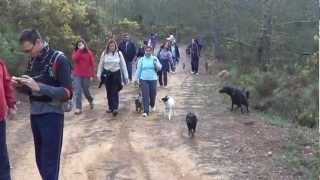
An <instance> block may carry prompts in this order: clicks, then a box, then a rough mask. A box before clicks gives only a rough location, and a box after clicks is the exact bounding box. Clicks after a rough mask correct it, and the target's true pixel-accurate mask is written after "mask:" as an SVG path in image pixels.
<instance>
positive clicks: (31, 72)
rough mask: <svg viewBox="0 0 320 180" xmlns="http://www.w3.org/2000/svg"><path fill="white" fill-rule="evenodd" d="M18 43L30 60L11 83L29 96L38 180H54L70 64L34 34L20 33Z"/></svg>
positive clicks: (68, 91)
mask: <svg viewBox="0 0 320 180" xmlns="http://www.w3.org/2000/svg"><path fill="white" fill-rule="evenodd" d="M19 43H20V46H21V49H22V51H23V52H24V53H26V54H28V55H30V56H31V60H30V61H29V64H28V68H27V75H23V76H22V77H19V78H14V79H13V82H14V84H15V85H16V86H17V88H21V91H22V92H25V93H27V94H28V95H29V99H30V103H31V111H30V112H31V116H30V117H31V129H32V134H33V139H34V145H35V157H36V163H37V167H38V170H39V172H40V175H41V177H42V179H44V180H58V178H59V167H60V154H61V148H62V139H63V124H64V108H63V107H64V103H65V102H67V101H68V100H70V99H71V98H72V81H71V62H70V60H68V59H67V57H66V56H65V55H64V54H63V53H62V52H61V51H57V50H54V49H52V48H50V47H49V45H48V43H47V42H45V41H44V40H43V39H42V37H41V35H40V33H39V32H38V31H37V30H24V31H23V32H22V33H21V35H20V38H19Z"/></svg>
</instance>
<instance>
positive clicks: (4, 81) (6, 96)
mask: <svg viewBox="0 0 320 180" xmlns="http://www.w3.org/2000/svg"><path fill="white" fill-rule="evenodd" d="M15 104H16V98H15V96H14V92H13V86H12V83H11V77H10V75H9V73H8V70H7V68H6V66H5V64H4V62H3V60H2V59H0V121H4V118H5V116H6V114H7V112H8V107H10V108H12V107H14V105H15Z"/></svg>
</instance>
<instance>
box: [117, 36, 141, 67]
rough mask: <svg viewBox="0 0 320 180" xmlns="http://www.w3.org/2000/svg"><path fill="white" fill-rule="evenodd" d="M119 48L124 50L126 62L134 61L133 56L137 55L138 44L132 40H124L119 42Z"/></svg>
mask: <svg viewBox="0 0 320 180" xmlns="http://www.w3.org/2000/svg"><path fill="white" fill-rule="evenodd" d="M119 50H120V51H121V52H122V54H123V57H124V59H125V60H126V62H132V60H133V58H134V57H135V55H136V51H137V49H136V46H135V45H134V43H133V42H131V41H122V42H121V43H120V44H119Z"/></svg>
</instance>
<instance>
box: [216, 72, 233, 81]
mask: <svg viewBox="0 0 320 180" xmlns="http://www.w3.org/2000/svg"><path fill="white" fill-rule="evenodd" d="M218 77H219V78H220V79H221V80H224V81H225V80H227V79H229V77H230V73H229V71H227V70H225V69H224V70H222V71H220V72H219V73H218Z"/></svg>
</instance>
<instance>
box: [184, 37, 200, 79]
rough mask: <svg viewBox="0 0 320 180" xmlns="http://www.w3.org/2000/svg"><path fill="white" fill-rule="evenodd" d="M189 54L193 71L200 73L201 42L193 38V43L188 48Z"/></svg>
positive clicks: (193, 72)
mask: <svg viewBox="0 0 320 180" xmlns="http://www.w3.org/2000/svg"><path fill="white" fill-rule="evenodd" d="M187 52H188V55H190V57H191V73H192V74H196V75H198V74H199V72H198V71H199V58H200V47H199V44H198V43H197V42H196V41H195V39H192V41H191V44H190V45H189V46H188V48H187Z"/></svg>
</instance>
